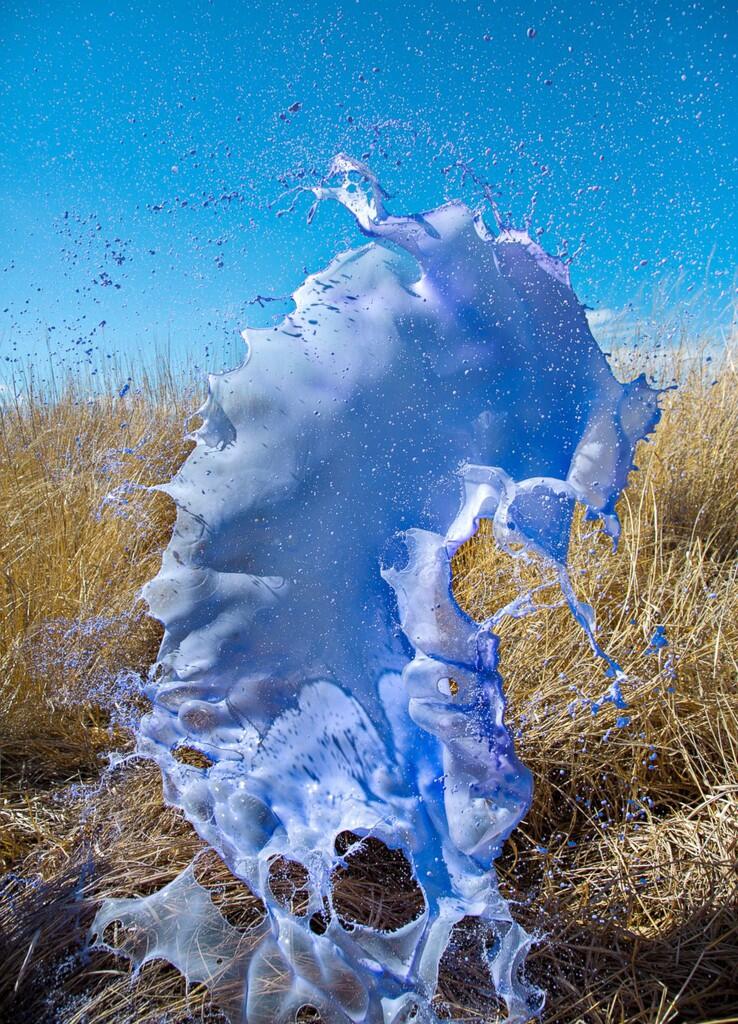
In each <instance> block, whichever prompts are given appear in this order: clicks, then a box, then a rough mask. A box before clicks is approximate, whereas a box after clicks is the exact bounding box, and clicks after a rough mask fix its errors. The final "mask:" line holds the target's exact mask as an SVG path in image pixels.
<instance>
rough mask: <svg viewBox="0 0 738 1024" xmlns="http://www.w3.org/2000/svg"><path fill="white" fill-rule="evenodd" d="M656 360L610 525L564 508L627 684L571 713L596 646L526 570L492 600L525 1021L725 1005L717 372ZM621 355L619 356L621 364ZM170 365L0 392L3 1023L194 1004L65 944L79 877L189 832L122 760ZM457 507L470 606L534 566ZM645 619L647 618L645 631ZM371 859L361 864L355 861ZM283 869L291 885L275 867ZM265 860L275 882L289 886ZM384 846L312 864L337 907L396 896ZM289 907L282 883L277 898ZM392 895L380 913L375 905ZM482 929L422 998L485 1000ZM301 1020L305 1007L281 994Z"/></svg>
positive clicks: (124, 891)
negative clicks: (331, 873)
mask: <svg viewBox="0 0 738 1024" xmlns="http://www.w3.org/2000/svg"><path fill="white" fill-rule="evenodd" d="M669 360H670V364H669V366H668V367H666V369H664V368H663V367H662V373H665V374H666V375H667V376H668V375H674V376H675V377H677V378H678V379H679V380H680V387H679V388H678V389H677V390H672V391H668V392H667V393H666V394H665V395H664V399H663V407H664V415H663V419H662V422H661V424H660V426H659V428H658V430H657V432H656V434H655V436H654V439H653V440H652V441H651V442H650V443H644V444H642V445H641V447H640V449H639V452H638V456H637V462H638V464H639V467H640V471H639V472H637V473H634V474H633V475H632V477H631V483H630V486H629V488H628V490H627V492H626V494H625V496H624V497H623V499H622V501H621V503H620V507H619V511H620V516H621V519H622V524H623V536H622V539H621V543H620V547H619V550H618V551H617V553H613V551H612V546H611V544H610V543H609V542H608V541H607V539H606V538H604V537H602V536H601V534H600V530H599V527H598V526H597V525H593V524H592V523H589V522H585V521H584V520H583V518H577V520H576V522H575V525H574V528H573V535H572V556H571V562H572V576H573V579H574V582H575V585H576V588H577V590H578V592H579V593H580V594H581V595H582V596H583V597H584V598H585V599H586V600H588V601H589V602H590V603H591V604H593V605H594V606H595V608H596V609H597V614H598V622H599V627H600V639H601V642H602V643H603V645H604V646H606V648H607V649H608V651H609V652H610V653H611V654H612V655H613V656H614V657H615V658H616V660H617V661H618V662H619V663H620V664H621V665H622V666H623V668H624V670H625V672H626V673H627V676H628V682H627V684H626V688H625V689H626V693H625V696H626V698H627V700H628V704H629V709H628V711H627V712H626V713H624V712H622V711H621V712H618V711H616V710H615V709H613V708H612V707H611V706H609V705H607V706H605V707H603V708H602V709H601V710H600V711H599V713H597V714H593V713H592V708H591V702H592V700H593V699H594V698H596V696H597V695H599V694H600V693H601V692H602V691H603V689H604V688H605V679H604V674H603V668H602V665H601V664H600V663H597V661H596V659H595V658H594V656H593V655H592V653H591V651H590V649H589V647H588V645H587V643H586V640H585V638H584V636H583V634H582V633H581V631H580V630H579V628H578V627H577V626H576V624H575V623H574V622H573V620H572V618H571V616H570V615H569V614H568V613H567V611H566V610H565V609H564V608H562V607H561V606H560V604H559V602H558V601H557V595H556V593H555V590H554V588H552V589H551V590H550V592H549V593H550V601H549V603H550V605H551V606H550V607H546V608H544V609H542V610H541V611H540V612H539V613H538V614H536V615H535V616H532V617H529V618H526V619H522V620H509V621H506V622H505V623H504V624H503V626H502V671H503V675H504V678H505V684H506V691H507V693H508V695H509V709H508V721H509V724H510V726H511V728H512V729H513V731H514V732H515V734H516V737H517V739H516V743H517V748H518V751H519V753H520V756H521V758H522V760H523V761H524V762H525V763H526V764H527V765H529V766H530V768H531V769H532V771H533V773H534V776H535V798H534V802H533V806H532V807H531V810H530V812H529V814H528V815H527V818H526V819H525V821H524V823H523V824H522V825H521V827H520V828H519V829H518V830H517V831H516V833H515V834H514V836H513V838H512V840H511V841H510V842H509V843H508V844H507V848H506V851H505V853H504V855H503V857H502V859H501V861H500V863H499V872H500V876H501V879H502V884H503V886H504V889H505V891H506V893H507V894H508V896H509V897H510V898H511V899H512V900H513V904H514V912H515V914H516V916H517V917H518V919H519V920H520V921H521V922H522V923H523V924H524V925H525V926H526V927H527V928H528V929H529V930H531V931H534V932H536V934H537V935H538V937H539V941H538V943H537V945H536V946H535V948H534V950H533V952H532V954H531V956H530V958H529V968H528V970H529V974H530V976H531V977H532V978H534V979H535V980H536V981H538V982H539V983H540V984H541V985H543V986H544V987H545V988H546V989H547V990H548V993H549V996H548V1004H547V1009H546V1011H545V1016H544V1020H545V1021H546V1022H549V1024H554V1022H555V1024H576V1022H580V1021H581V1022H588V1024H626V1022H627V1024H667V1022H679V1021H692V1022H700V1024H708V1022H710V1024H718V1022H728V1021H738V913H737V910H738V870H737V867H738V701H737V700H736V696H737V691H738V685H737V683H736V676H737V673H736V667H737V665H736V662H737V660H738V614H737V613H738V589H737V588H736V561H735V554H736V542H737V541H738V518H737V517H736V514H735V504H736V495H737V494H738V460H736V457H735V451H736V445H737V443H738V392H737V389H736V370H735V366H734V364H733V362H732V358H731V356H730V355H728V356H726V357H724V358H721V359H715V361H713V362H710V361H708V360H707V358H706V357H704V356H698V355H692V356H688V355H687V354H685V353H684V352H682V353H681V354H680V355H674V356H673V357H669ZM632 372H633V369H632V367H631V368H630V369H628V368H627V367H625V368H624V369H622V370H621V373H622V375H626V374H630V375H632ZM196 404H197V399H196V396H193V395H186V394H184V392H183V391H182V390H181V389H180V388H178V387H177V386H176V385H175V384H173V383H172V382H171V381H168V382H167V380H166V378H161V380H160V382H159V383H158V384H154V383H148V382H145V383H144V385H143V386H142V387H141V388H138V389H134V390H132V391H130V392H129V393H128V394H127V395H126V396H125V397H123V398H121V397H119V396H118V395H117V393H115V394H114V397H105V398H101V397H97V398H95V399H85V397H84V396H83V394H82V392H81V389H80V388H79V387H77V388H76V389H75V388H74V387H72V386H71V385H70V386H69V387H68V388H67V389H66V390H65V389H61V390H60V391H59V392H58V393H56V394H55V395H53V396H52V397H51V398H44V397H43V396H41V395H39V394H38V393H34V392H33V389H31V388H27V389H26V390H25V393H23V394H22V395H21V396H20V397H19V399H18V400H17V401H16V402H12V401H8V402H6V403H5V405H3V406H0V573H1V576H0V870H3V871H5V872H6V874H5V876H4V878H3V880H2V883H1V884H2V889H0V954H1V956H2V963H3V970H2V972H0V1017H2V1016H3V1014H4V1019H5V1020H7V1021H8V1022H9V1024H10V1022H13V1024H46V1022H48V1024H52V1022H53V1024H113V1022H117V1024H124V1022H125V1024H154V1022H157V1021H167V1022H168V1024H184V1022H186V1021H217V1020H219V1019H221V1018H220V1017H219V1014H218V1011H217V1009H215V1008H213V1007H211V1006H210V1005H209V1002H208V995H207V991H205V990H203V989H202V988H201V987H198V986H193V987H191V988H190V989H189V990H187V988H186V986H185V984H184V981H183V980H182V979H181V978H180V976H179V975H178V974H177V973H176V971H174V970H173V969H172V968H171V967H169V966H168V965H166V964H163V963H154V964H151V965H149V966H147V967H146V968H145V969H144V970H143V972H142V973H141V976H140V977H139V979H138V980H137V982H136V983H135V984H134V985H132V984H131V976H130V970H129V967H128V965H127V963H126V961H124V960H121V959H116V958H113V957H110V956H108V955H103V954H100V953H94V954H89V953H86V952H85V950H84V935H85V930H86V928H87V927H88V925H89V922H90V921H91V919H92V916H93V914H94V910H95V907H96V905H97V901H98V900H99V899H100V898H102V897H104V896H112V895H115V896H123V895H141V894H143V893H147V892H151V891H154V890H156V889H158V888H159V887H160V886H161V885H163V884H164V883H165V882H167V881H168V880H170V879H172V878H173V877H174V876H175V875H176V874H177V873H178V872H179V871H180V870H181V869H182V868H183V867H184V866H185V865H186V864H187V863H188V862H189V861H190V860H191V859H192V858H193V856H194V855H195V854H196V853H197V852H198V851H199V850H200V849H201V846H202V844H201V843H200V841H199V840H198V838H197V837H196V836H195V834H194V832H193V831H192V829H191V828H190V826H189V825H188V824H187V822H186V821H185V820H184V819H183V818H182V816H181V815H180V814H179V813H178V812H176V811H174V810H173V809H171V808H167V807H166V806H165V805H164V802H163V798H162V793H161V785H160V782H159V778H158V770H157V769H156V768H155V767H152V766H151V765H150V764H146V763H144V762H140V761H139V762H132V763H128V764H126V765H124V766H122V767H119V768H116V769H114V770H112V771H105V770H104V769H105V765H106V763H107V761H106V757H105V754H106V752H107V751H110V750H125V749H127V748H128V749H130V745H131V740H130V732H129V728H128V726H129V724H130V722H131V721H133V720H135V717H136V715H137V714H140V712H141V711H142V710H144V708H143V705H142V698H141V697H140V696H139V695H138V694H137V687H136V679H137V677H138V676H139V675H140V674H145V672H146V669H147V667H148V665H149V664H150V663H151V662H152V661H153V660H154V657H155V653H156V649H157V645H158V642H159V627H158V625H157V624H156V623H155V622H153V621H152V620H150V619H149V618H148V617H147V615H146V610H145V607H144V606H143V604H142V602H141V601H140V600H139V599H138V592H139V589H140V587H141V586H142V584H143V583H144V582H145V581H146V580H147V579H149V578H150V577H151V576H153V575H154V574H155V572H156V570H157V566H158V561H159V558H160V554H161V550H162V548H163V546H164V545H165V544H166V542H167V539H168V532H169V530H170V528H171V522H172V510H171V508H170V506H169V503H168V499H166V498H165V497H164V496H162V495H160V494H157V493H156V492H152V491H149V490H147V489H146V488H145V487H144V486H141V485H147V484H151V483H155V482H157V481H161V480H164V479H166V478H168V477H169V476H170V475H171V473H172V472H173V470H174V469H175V467H176V466H177V465H178V464H179V463H180V462H181V461H182V459H183V457H184V455H185V453H186V451H187V448H188V442H187V441H186V440H184V438H183V429H182V425H183V423H184V421H185V420H186V417H187V416H188V415H189V414H190V413H191V412H192V410H193V409H194V408H195V407H196ZM539 574H540V570H539V569H538V568H537V567H536V566H535V565H523V564H520V563H517V562H515V563H514V564H511V560H510V559H509V558H504V557H502V556H501V555H499V553H498V552H497V551H496V549H495V548H494V545H493V543H492V540H491V538H490V535H489V533H488V532H487V531H486V530H485V529H482V530H481V531H480V533H479V534H478V535H477V537H475V538H474V539H473V540H472V541H471V542H470V543H469V544H467V545H466V546H465V547H464V548H463V549H462V550H461V551H460V552H459V553H458V555H457V557H456V562H455V584H454V585H455V590H456V595H457V599H458V600H459V602H460V603H461V605H462V606H463V607H464V608H466V610H467V611H469V612H470V613H471V614H473V615H474V616H475V617H477V618H484V617H485V616H487V615H489V614H490V613H491V612H492V611H493V610H494V609H496V608H498V607H500V606H501V605H502V604H503V603H504V602H505V601H506V600H507V599H508V598H509V597H511V596H512V594H513V593H514V592H515V590H516V589H517V588H520V587H521V586H523V587H529V586H530V585H531V584H532V583H534V582H539V581H540V575H539ZM659 627H661V630H662V631H663V633H664V634H665V636H666V638H667V640H668V644H667V645H665V646H659V645H658V644H656V645H654V644H652V642H651V641H652V639H653V637H654V635H658V632H659V629H658V628H659ZM198 864H199V867H198V870H199V873H200V877H201V880H202V881H203V884H206V885H207V886H208V887H209V888H210V890H211V892H212V894H213V898H214V899H215V900H216V901H217V902H218V905H219V906H221V908H222V909H223V911H224V913H226V914H227V915H228V917H229V920H234V921H236V922H240V924H241V925H242V926H243V927H244V928H246V927H248V925H249V923H250V922H252V921H253V920H254V919H255V917H256V916H258V914H259V912H260V910H259V905H258V904H257V902H256V901H255V899H254V897H253V896H252V895H251V894H250V893H249V892H248V891H246V890H245V888H244V887H243V885H242V884H241V883H240V882H238V880H236V879H235V878H233V877H232V876H231V875H230V873H229V872H228V871H227V869H226V868H225V866H224V865H223V864H222V863H220V862H219V861H218V858H217V857H215V856H214V855H212V854H210V855H206V856H205V857H203V858H201V860H200V861H199V862H198ZM378 879H381V881H382V884H381V885H378ZM284 883H285V891H287V890H289V892H288V896H289V898H290V899H291V900H292V901H293V903H294V902H295V901H296V902H297V903H299V878H297V877H296V876H295V872H294V871H293V872H292V874H290V871H289V870H288V869H287V868H286V869H285V872H284ZM290 887H291V888H290ZM413 899H414V892H413V887H412V883H411V881H409V880H408V878H407V876H406V873H404V872H403V865H402V864H400V863H396V862H395V861H393V860H392V859H391V858H390V859H388V857H387V855H386V851H384V852H383V850H382V849H374V848H372V849H369V850H367V851H366V855H365V856H363V857H362V858H357V859H356V861H355V862H354V863H353V864H351V865H350V870H348V871H346V872H344V875H343V876H342V877H341V878H339V879H338V880H337V901H338V902H339V903H340V906H341V907H342V908H343V910H342V913H344V914H345V916H346V917H348V918H350V917H354V918H357V919H362V915H367V916H366V918H364V919H369V918H371V919H372V920H375V921H381V922H383V923H384V925H385V926H387V927H391V926H392V923H393V922H395V923H396V922H398V921H401V920H403V919H406V916H407V914H408V913H410V915H412V912H413V911H412V909H410V910H408V908H412V904H413ZM298 909H299V908H298ZM403 914H404V915H406V916H405V917H403ZM481 944H482V939H481V938H480V936H479V934H478V933H476V932H475V929H474V927H473V925H472V924H471V923H469V924H468V925H467V926H464V927H461V928H459V929H458V934H457V935H456V937H455V942H454V948H453V949H450V950H449V952H448V954H447V956H446V958H445V961H444V970H443V972H442V977H441V981H440V985H439V993H438V1000H437V1001H438V1007H439V1014H440V1015H446V1016H454V1017H456V1018H457V1019H465V1020H469V1021H489V1022H492V1021H496V1020H498V1014H497V1009H496V1005H495V1002H494V998H493V997H492V995H491V994H490V992H489V989H488V985H487V983H486V980H485V973H484V970H483V968H482V964H481V957H480V950H481ZM305 1019H306V1020H307V1017H306V1018H305Z"/></svg>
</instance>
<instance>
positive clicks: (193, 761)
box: [172, 744, 215, 771]
mask: <svg viewBox="0 0 738 1024" xmlns="http://www.w3.org/2000/svg"><path fill="white" fill-rule="evenodd" d="M172 757H173V758H174V760H175V761H179V763H180V764H186V765H189V767H190V768H200V769H201V770H202V771H205V770H206V769H208V768H212V766H213V765H214V764H215V761H214V760H213V759H212V757H208V755H207V754H205V753H203V751H202V750H198V749H197V747H190V746H187V745H186V744H181V745H180V746H178V747H174V749H173V750H172Z"/></svg>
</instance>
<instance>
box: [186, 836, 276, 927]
mask: <svg viewBox="0 0 738 1024" xmlns="http://www.w3.org/2000/svg"><path fill="white" fill-rule="evenodd" d="M193 870H194V875H195V879H196V881H197V882H199V884H200V885H201V886H202V887H203V888H204V889H207V890H208V894H209V896H210V899H211V900H212V901H213V903H214V904H215V906H216V907H217V908H218V910H219V911H220V913H221V914H222V916H223V917H224V918H225V919H226V921H227V922H228V924H229V925H230V926H231V927H232V928H236V929H237V930H238V931H243V932H245V931H250V930H251V929H252V928H255V927H256V926H257V925H259V924H261V922H262V921H263V920H264V918H265V916H266V909H265V907H264V904H263V903H262V902H261V900H260V899H258V897H256V896H255V895H254V894H253V893H252V892H251V890H250V889H249V888H248V886H247V885H245V884H244V883H243V882H242V881H241V879H240V878H236V876H235V875H234V874H233V873H232V872H231V870H230V869H229V868H228V867H227V865H226V864H225V863H224V861H223V860H222V859H221V858H220V857H219V856H218V854H217V853H216V852H215V850H207V851H206V852H205V853H203V854H201V856H199V857H198V858H197V860H196V861H195V866H194V869H193Z"/></svg>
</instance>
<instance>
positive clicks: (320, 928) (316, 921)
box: [310, 910, 328, 935]
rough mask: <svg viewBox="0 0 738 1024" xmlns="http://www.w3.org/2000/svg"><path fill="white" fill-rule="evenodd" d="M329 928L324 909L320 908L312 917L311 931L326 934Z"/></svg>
mask: <svg viewBox="0 0 738 1024" xmlns="http://www.w3.org/2000/svg"><path fill="white" fill-rule="evenodd" d="M327 930H328V918H327V917H326V915H325V914H324V913H323V911H322V910H319V911H318V912H317V913H315V914H313V916H312V917H311V918H310V931H311V932H314V933H315V934H316V935H325V933H326V931H327Z"/></svg>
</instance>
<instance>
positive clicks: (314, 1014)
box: [294, 1003, 323, 1024]
mask: <svg viewBox="0 0 738 1024" xmlns="http://www.w3.org/2000/svg"><path fill="white" fill-rule="evenodd" d="M294 1020H295V1024H323V1018H322V1017H321V1016H320V1011H319V1010H318V1008H317V1006H313V1005H312V1004H311V1003H305V1005H304V1006H301V1007H300V1009H299V1010H298V1011H297V1013H296V1014H295V1018H294Z"/></svg>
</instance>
